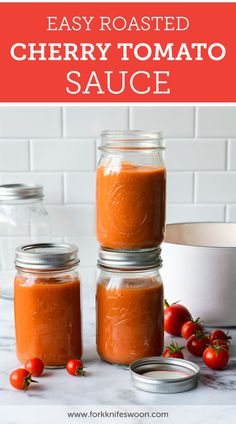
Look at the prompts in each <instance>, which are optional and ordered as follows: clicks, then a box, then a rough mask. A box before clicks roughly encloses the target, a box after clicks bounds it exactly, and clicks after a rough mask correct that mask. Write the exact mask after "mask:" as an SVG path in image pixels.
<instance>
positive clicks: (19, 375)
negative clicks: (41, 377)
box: [10, 368, 37, 391]
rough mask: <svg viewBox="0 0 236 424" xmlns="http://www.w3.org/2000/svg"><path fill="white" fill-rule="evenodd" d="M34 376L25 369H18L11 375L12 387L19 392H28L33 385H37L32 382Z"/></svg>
mask: <svg viewBox="0 0 236 424" xmlns="http://www.w3.org/2000/svg"><path fill="white" fill-rule="evenodd" d="M31 376H32V374H31V373H30V372H29V371H27V370H25V369H24V368H18V369H17V370H14V371H12V373H11V374H10V383H11V385H12V386H13V387H14V388H15V389H18V390H25V391H26V390H27V389H28V387H29V386H30V384H31V383H37V381H35V380H32V378H31Z"/></svg>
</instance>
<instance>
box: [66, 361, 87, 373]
mask: <svg viewBox="0 0 236 424" xmlns="http://www.w3.org/2000/svg"><path fill="white" fill-rule="evenodd" d="M66 369H67V371H68V373H69V374H71V375H74V376H85V375H86V372H85V371H84V364H83V362H82V361H81V360H80V359H71V360H70V361H69V362H67V364H66Z"/></svg>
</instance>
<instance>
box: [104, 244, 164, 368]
mask: <svg viewBox="0 0 236 424" xmlns="http://www.w3.org/2000/svg"><path fill="white" fill-rule="evenodd" d="M161 263H162V262H161V257H160V249H159V248H153V249H150V250H148V251H142V252H140V251H115V250H110V249H105V248H100V251H99V259H98V268H99V275H98V280H97V294H96V306H97V351H98V354H99V356H100V357H101V359H103V360H104V361H107V362H110V363H112V364H126V365H128V364H130V363H131V362H133V361H134V360H136V359H140V358H143V357H148V356H159V355H161V354H162V352H163V338H164V324H163V284H162V279H161V276H160V273H159V269H160V267H161Z"/></svg>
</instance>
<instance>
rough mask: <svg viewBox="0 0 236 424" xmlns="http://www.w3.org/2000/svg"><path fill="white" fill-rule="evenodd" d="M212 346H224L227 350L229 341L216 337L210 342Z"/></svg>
mask: <svg viewBox="0 0 236 424" xmlns="http://www.w3.org/2000/svg"><path fill="white" fill-rule="evenodd" d="M211 345H212V346H216V347H219V346H224V347H225V349H227V350H229V341H228V340H220V339H216V340H213V342H212V343H211Z"/></svg>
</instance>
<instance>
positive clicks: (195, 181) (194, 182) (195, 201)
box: [193, 171, 197, 204]
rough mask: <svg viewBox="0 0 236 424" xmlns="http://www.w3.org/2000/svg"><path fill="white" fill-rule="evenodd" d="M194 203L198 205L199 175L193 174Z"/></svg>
mask: <svg viewBox="0 0 236 424" xmlns="http://www.w3.org/2000/svg"><path fill="white" fill-rule="evenodd" d="M193 203H194V204H196V203H197V174H196V171H194V172H193Z"/></svg>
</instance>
